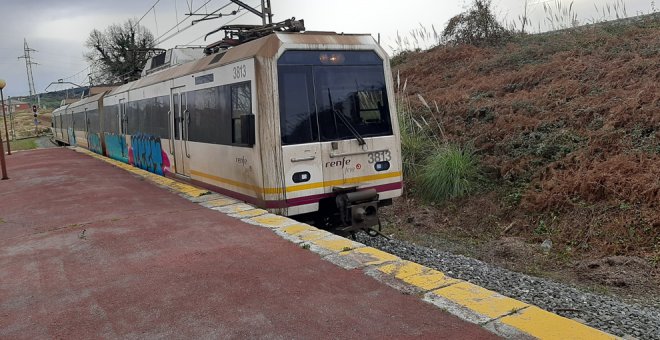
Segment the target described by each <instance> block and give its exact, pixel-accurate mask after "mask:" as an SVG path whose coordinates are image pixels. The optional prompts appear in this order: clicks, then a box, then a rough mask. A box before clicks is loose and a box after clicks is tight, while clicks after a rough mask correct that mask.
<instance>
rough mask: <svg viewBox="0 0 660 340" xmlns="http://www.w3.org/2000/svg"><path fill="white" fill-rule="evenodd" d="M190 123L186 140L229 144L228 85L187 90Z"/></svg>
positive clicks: (229, 105) (230, 122)
mask: <svg viewBox="0 0 660 340" xmlns="http://www.w3.org/2000/svg"><path fill="white" fill-rule="evenodd" d="M187 99H188V111H189V112H190V123H189V125H188V127H189V134H190V135H189V136H188V140H190V141H193V142H200V143H212V144H223V145H230V144H231V140H232V135H231V126H232V125H231V124H232V121H231V103H230V94H229V86H216V87H211V88H206V89H201V90H195V91H190V92H187Z"/></svg>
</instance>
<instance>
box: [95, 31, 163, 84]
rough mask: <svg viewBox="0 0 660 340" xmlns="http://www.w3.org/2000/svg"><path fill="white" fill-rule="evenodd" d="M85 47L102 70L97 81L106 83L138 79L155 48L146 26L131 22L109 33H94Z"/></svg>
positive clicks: (153, 40)
mask: <svg viewBox="0 0 660 340" xmlns="http://www.w3.org/2000/svg"><path fill="white" fill-rule="evenodd" d="M85 46H86V47H87V48H89V49H90V51H89V52H87V53H85V58H87V60H88V61H90V62H91V63H93V64H94V65H95V66H96V67H97V70H98V74H97V75H95V76H96V78H97V79H96V80H97V81H100V82H104V83H117V82H127V81H132V80H135V79H138V78H139V77H140V72H141V71H142V68H143V67H144V64H145V62H146V61H147V59H149V57H151V55H152V51H153V50H154V46H155V39H154V36H153V34H151V32H149V30H147V29H146V28H145V27H144V26H140V25H139V24H137V21H136V20H135V19H129V20H127V21H125V22H124V23H123V24H113V25H111V26H109V27H108V28H106V30H105V32H101V31H99V30H97V29H94V30H92V32H90V34H89V37H88V38H87V42H86V43H85Z"/></svg>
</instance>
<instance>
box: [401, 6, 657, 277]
mask: <svg viewBox="0 0 660 340" xmlns="http://www.w3.org/2000/svg"><path fill="white" fill-rule="evenodd" d="M394 62H395V63H398V65H396V67H395V71H394V72H395V76H396V73H397V72H398V73H399V74H400V77H401V79H402V81H403V79H406V80H407V82H408V84H407V85H408V87H407V93H408V94H409V95H415V94H417V93H419V94H422V95H423V96H424V97H425V99H426V100H427V101H428V102H431V103H432V102H434V101H435V102H437V104H438V107H439V109H440V111H441V113H440V114H438V115H437V116H438V118H439V119H440V121H441V123H442V125H443V128H444V129H445V133H446V134H447V136H448V138H449V139H450V140H452V141H454V142H458V143H461V144H473V145H474V147H475V149H476V150H477V152H478V154H479V157H480V159H481V162H482V165H483V166H484V173H485V175H486V180H485V181H484V184H483V186H482V189H481V190H480V191H479V192H478V193H475V194H473V195H472V196H470V197H468V198H465V199H462V200H460V201H454V202H449V203H446V204H442V205H440V206H439V207H437V208H435V209H430V210H427V211H426V212H425V213H422V214H418V216H413V218H412V219H408V222H411V221H413V220H415V221H417V222H416V223H409V224H411V227H412V228H413V229H414V230H416V231H419V232H425V233H437V232H447V233H451V234H452V235H459V236H468V237H471V238H474V239H477V240H481V241H483V242H487V241H488V240H493V239H499V238H503V237H517V238H522V239H523V240H524V241H525V242H527V243H531V244H538V243H541V242H542V241H544V240H547V239H549V240H552V241H553V253H554V254H555V255H556V256H558V257H561V258H562V259H565V262H566V264H567V265H569V264H568V263H572V262H571V261H572V260H579V259H584V258H588V257H590V258H593V257H605V256H614V255H627V256H638V257H642V258H644V259H645V260H646V261H647V262H649V263H650V264H651V265H652V266H656V268H657V266H658V262H660V15H652V16H647V17H645V18H643V19H637V20H628V21H626V22H625V23H614V24H601V25H598V26H592V27H583V28H579V29H575V30H568V31H561V32H554V33H548V34H543V35H534V36H526V37H522V38H518V39H516V40H515V41H513V42H511V43H509V44H507V45H506V46H501V47H493V48H477V47H472V46H459V47H438V48H435V49H432V50H430V51H426V52H420V53H412V54H408V55H406V56H403V57H399V58H395V60H394ZM413 102H414V100H413ZM422 111H424V110H423V109H421V108H420V112H422ZM421 114H425V113H421ZM426 114H427V113H426ZM427 115H428V114H427ZM416 204H417V203H416V202H415V200H414V198H411V197H408V198H407V199H402V200H400V202H399V205H398V208H397V209H401V210H402V211H403V210H408V209H410V207H411V206H415V205H416Z"/></svg>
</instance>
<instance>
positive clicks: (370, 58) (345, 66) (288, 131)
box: [278, 51, 392, 145]
mask: <svg viewBox="0 0 660 340" xmlns="http://www.w3.org/2000/svg"><path fill="white" fill-rule="evenodd" d="M278 73H279V96H280V128H281V134H282V144H284V145H288V144H300V143H309V142H314V141H318V140H320V141H322V142H323V141H334V140H343V139H351V138H355V135H354V134H353V133H352V132H351V130H354V131H357V133H358V134H359V135H361V136H363V137H376V136H386V135H391V134H392V125H391V121H390V112H389V103H388V98H387V88H386V85H385V70H384V67H383V61H382V59H381V58H380V57H379V56H378V55H377V54H376V53H375V52H374V51H287V52H285V53H284V54H282V56H281V57H280V59H279V60H278ZM342 116H343V117H342ZM344 118H346V119H344ZM347 125H348V126H347Z"/></svg>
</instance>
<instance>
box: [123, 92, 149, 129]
mask: <svg viewBox="0 0 660 340" xmlns="http://www.w3.org/2000/svg"><path fill="white" fill-rule="evenodd" d="M124 105H125V107H126V130H125V131H124V133H125V134H127V135H135V134H137V133H138V132H140V130H141V129H140V117H141V116H142V115H143V113H144V110H141V107H140V101H138V100H134V101H130V102H128V103H126V104H124Z"/></svg>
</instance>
